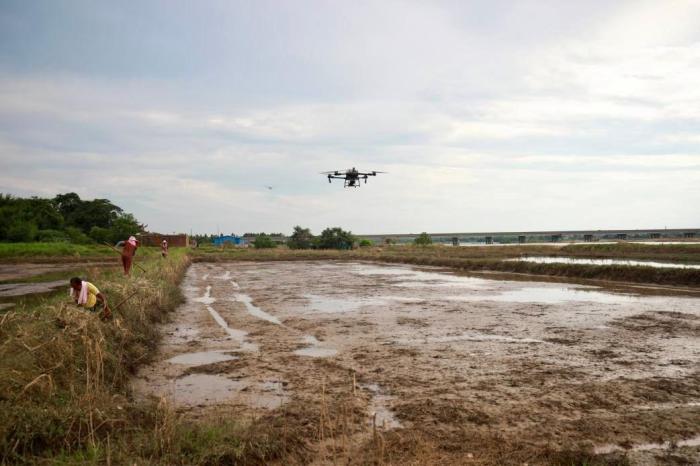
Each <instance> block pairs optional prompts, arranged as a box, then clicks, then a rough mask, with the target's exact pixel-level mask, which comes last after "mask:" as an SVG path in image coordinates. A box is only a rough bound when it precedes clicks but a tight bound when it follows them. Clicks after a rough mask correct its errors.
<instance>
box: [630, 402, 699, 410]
mask: <svg viewBox="0 0 700 466" xmlns="http://www.w3.org/2000/svg"><path fill="white" fill-rule="evenodd" d="M697 406H700V401H689V402H688V403H657V404H653V405H641V406H635V409H639V410H641V411H657V410H659V411H661V410H670V409H679V408H694V407H697Z"/></svg>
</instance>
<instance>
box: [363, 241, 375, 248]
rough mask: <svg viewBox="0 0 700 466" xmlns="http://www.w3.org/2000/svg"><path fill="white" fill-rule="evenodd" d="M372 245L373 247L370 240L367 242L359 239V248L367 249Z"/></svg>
mask: <svg viewBox="0 0 700 466" xmlns="http://www.w3.org/2000/svg"><path fill="white" fill-rule="evenodd" d="M372 245H374V243H373V242H372V241H371V240H368V239H361V240H360V247H361V248H366V247H369V246H372Z"/></svg>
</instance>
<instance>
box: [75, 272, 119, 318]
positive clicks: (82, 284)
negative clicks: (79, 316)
mask: <svg viewBox="0 0 700 466" xmlns="http://www.w3.org/2000/svg"><path fill="white" fill-rule="evenodd" d="M70 287H71V293H70V294H71V297H72V298H73V300H74V301H75V303H76V304H77V305H78V306H82V307H84V308H85V309H87V310H88V311H90V312H97V311H100V310H101V311H102V317H104V318H108V317H110V316H111V315H112V311H111V310H110V309H109V305H108V304H107V298H106V297H105V295H104V294H102V293H100V290H98V289H97V287H96V286H95V285H93V284H92V283H90V282H88V281H85V280H82V279H81V278H80V277H73V278H71V279H70Z"/></svg>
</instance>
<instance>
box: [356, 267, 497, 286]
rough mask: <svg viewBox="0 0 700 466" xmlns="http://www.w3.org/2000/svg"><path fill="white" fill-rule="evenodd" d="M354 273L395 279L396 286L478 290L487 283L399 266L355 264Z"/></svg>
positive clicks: (479, 279)
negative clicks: (386, 276) (466, 287)
mask: <svg viewBox="0 0 700 466" xmlns="http://www.w3.org/2000/svg"><path fill="white" fill-rule="evenodd" d="M353 271H354V273H356V274H358V275H370V276H371V275H388V276H394V277H397V281H396V282H395V283H393V284H394V285H397V286H403V287H409V288H416V287H435V286H440V287H464V286H468V287H470V288H478V287H481V286H486V285H488V283H489V281H488V280H485V279H483V278H476V277H466V276H461V275H453V274H451V273H445V272H429V271H426V270H416V269H411V268H406V267H401V266H381V265H368V264H356V265H355V266H354V267H353Z"/></svg>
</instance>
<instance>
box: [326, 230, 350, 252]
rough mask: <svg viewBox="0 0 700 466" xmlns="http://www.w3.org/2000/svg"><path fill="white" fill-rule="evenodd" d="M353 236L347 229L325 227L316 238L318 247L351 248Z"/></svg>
mask: <svg viewBox="0 0 700 466" xmlns="http://www.w3.org/2000/svg"><path fill="white" fill-rule="evenodd" d="M354 242H355V237H354V236H353V234H352V233H351V232H349V231H344V230H343V229H342V228H339V227H335V228H326V229H325V230H323V231H322V232H321V236H319V238H318V247H319V248H320V249H352V245H353V243H354Z"/></svg>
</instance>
